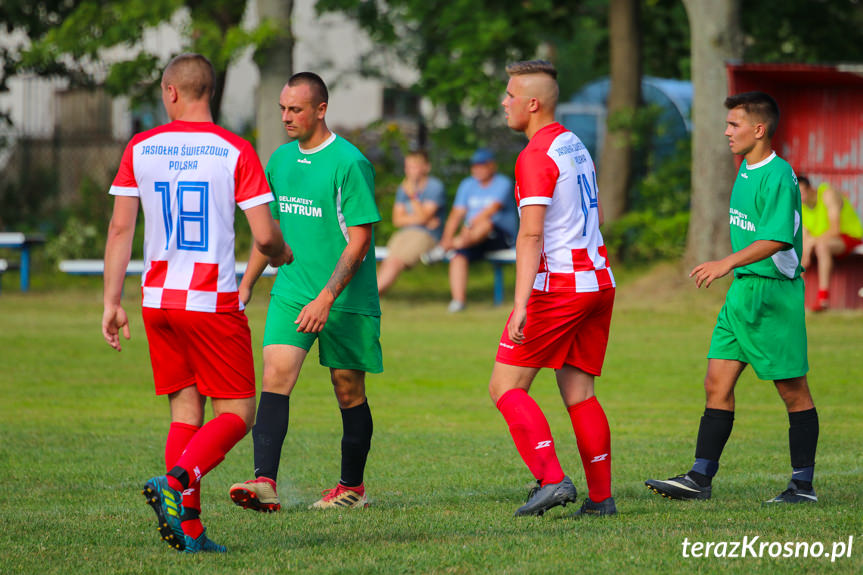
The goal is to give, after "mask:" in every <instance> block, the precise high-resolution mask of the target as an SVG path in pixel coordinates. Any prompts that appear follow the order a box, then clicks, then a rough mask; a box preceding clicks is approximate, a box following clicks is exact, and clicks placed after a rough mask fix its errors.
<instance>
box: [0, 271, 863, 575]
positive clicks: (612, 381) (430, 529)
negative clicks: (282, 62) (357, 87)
mask: <svg viewBox="0 0 863 575" xmlns="http://www.w3.org/2000/svg"><path fill="white" fill-rule="evenodd" d="M476 271H477V273H475V274H474V276H472V278H471V282H472V283H471V285H472V290H471V292H470V306H469V307H468V310H467V311H466V312H465V313H464V314H462V315H459V316H455V317H454V316H450V315H448V314H446V312H445V306H446V303H447V301H448V297H447V292H446V278H445V273H446V270H445V268H444V267H443V266H433V267H431V268H420V269H418V270H416V271H413V272H410V273H409V274H406V275H405V277H404V278H403V279H402V280H401V282H400V283H399V284H398V285H397V286H396V287H395V288H394V289H393V291H392V294H391V296H390V297H388V298H386V299H385V300H384V302H383V312H384V315H383V336H382V337H383V347H384V363H385V372H384V373H383V374H381V375H379V376H370V377H369V380H368V395H369V400H370V404H371V407H372V410H373V413H374V417H375V436H374V440H373V448H372V449H373V451H372V453H371V455H370V458H369V464H368V468H367V475H366V479H367V486H368V490H369V495H370V498H371V501H372V506H371V507H370V508H369V509H368V510H366V511H365V512H353V513H326V512H313V511H309V510H307V509H306V506H307V505H308V504H309V503H311V502H312V501H314V500H315V499H316V498H317V497H318V495H319V491H320V490H322V489H325V488H328V487H332V486H333V485H334V483H335V481H336V480H337V479H338V465H339V457H338V449H339V440H340V427H341V425H340V418H339V414H338V409H337V408H336V403H335V400H334V398H333V396H332V392H331V391H330V383H329V378H328V374H327V372H326V370H324V369H323V368H321V367H320V366H318V365H317V362H316V361H315V360H316V356H315V352H314V350H313V352H312V355H310V360H309V361H308V362H307V363H306V366H305V367H304V370H303V373H302V375H301V378H300V382H299V384H298V386H297V388H296V390H295V392H294V394H293V398H292V402H291V404H292V410H291V429H290V432H289V433H288V439H287V442H286V445H285V449H284V454H283V458H282V469H281V476H280V479H279V492H280V495H281V497H282V501H283V505H284V510H283V512H282V513H279V514H275V515H262V514H255V513H253V512H250V511H243V510H241V509H240V508H237V507H235V506H233V505H232V504H231V502H230V500H229V499H228V497H227V489H228V487H229V485H230V484H231V483H233V482H235V481H242V480H245V479H248V478H249V477H250V476H251V467H252V443H251V437H246V438H245V439H244V440H243V441H242V442H241V443H240V444H239V445H238V446H237V447H236V448H235V449H234V451H232V452H231V453H230V454H229V455H228V457H227V459H226V460H225V461H224V462H223V463H222V464H221V465H220V466H219V467H218V468H216V469H215V470H214V471H213V472H212V473H211V474H210V475H208V476H207V477H206V479H205V480H204V484H203V497H204V521H205V524H206V525H207V527H208V529H209V534H210V535H211V536H212V537H213V539H214V540H216V541H218V542H220V543H223V544H225V545H227V546H228V548H229V550H230V552H229V553H228V554H227V555H225V556H188V557H187V556H184V555H179V554H177V553H175V552H173V551H171V550H170V549H169V548H168V546H167V545H165V544H164V543H162V542H160V541H159V540H158V536H157V532H156V529H155V523H154V521H153V514H152V511H151V510H150V508H149V507H148V506H146V505H145V504H144V500H143V497H142V496H141V495H140V493H139V490H140V488H141V486H142V484H143V482H144V480H146V479H147V478H148V477H150V476H152V475H155V474H157V473H160V472H161V470H162V451H163V445H164V437H165V434H166V433H167V428H168V408H167V402H166V400H165V399H164V398H156V397H154V396H153V393H152V380H151V374H150V367H149V360H148V352H147V345H146V339H145V337H144V331H143V326H142V324H141V319H140V309H139V306H140V299H139V297H138V294H139V293H140V292H139V291H138V289H137V287H136V282H135V280H131V279H130V280H129V283H127V287H126V295H127V298H128V300H127V309H128V311H129V312H130V315H131V317H132V337H133V339H132V340H131V341H129V342H124V348H123V351H122V353H119V354H117V353H116V352H113V351H112V350H111V349H110V348H109V347H108V346H107V345H106V344H104V342H103V341H102V337H101V334H100V327H99V324H100V318H101V292H100V291H99V289H98V282H97V281H91V279H87V278H77V279H78V280H80V281H78V282H72V283H69V282H68V279H64V280H61V281H62V282H65V284H66V285H65V286H63V287H62V288H57V287H55V285H54V280H53V279H52V278H51V277H50V276H48V277H44V278H40V279H39V281H37V282H34V285H35V287H36V289H35V291H34V292H31V293H29V294H19V293H17V290H16V289H14V288H15V286H13V285H12V284H13V283H14V282H13V281H9V278H7V280H6V281H5V282H4V283H5V288H6V289H5V290H4V291H3V293H2V295H0V398H2V401H0V525H2V534H0V573H4V574H5V573H99V574H102V573H207V574H212V573H248V574H261V573H287V572H292V573H465V574H468V573H530V574H532V573H576V572H578V573H607V572H633V573H672V572H688V573H692V572H720V571H722V572H731V573H750V572H751V573H777V572H779V573H789V572H790V573H809V572H814V571H816V570H818V571H823V572H847V573H852V572H860V571H861V569H863V559H861V558H863V540H861V539H863V516H861V509H860V505H861V503H863V494H861V484H863V482H861V480H863V452H861V447H860V445H861V437H863V419H861V418H860V416H859V409H860V407H859V406H860V405H861V404H863V386H861V385H860V384H861V380H863V361H861V356H863V353H861V351H860V349H861V347H860V346H861V325H863V321H861V320H863V316H861V315H860V314H859V313H857V314H855V313H837V312H831V313H828V314H824V315H818V316H812V317H810V318H809V322H808V327H809V345H810V348H809V357H810V363H811V367H812V371H811V373H810V385H811V387H812V390H813V394H814V396H815V400H816V404H817V406H818V410H819V413H820V416H821V439H820V443H819V450H818V466H817V470H816V488H817V489H818V493H819V497H820V499H821V501H820V502H819V503H818V504H817V505H816V506H806V507H804V506H798V507H787V508H780V509H776V508H770V509H765V508H762V507H761V506H760V505H759V503H760V502H761V501H762V500H764V499H767V498H769V497H771V496H773V495H775V494H776V493H777V492H778V491H780V490H781V489H783V488H784V485H785V482H786V481H787V476H788V472H789V471H790V470H789V469H788V448H787V418H786V415H785V413H784V409H783V407H782V403H781V401H780V399H779V397H778V395H777V394H776V392H775V391H774V390H773V386H772V384H770V383H769V382H761V381H758V380H757V379H756V378H755V377H754V375H753V374H752V373H751V372H750V371H749V370H747V372H746V373H745V374H744V376H743V378H742V379H741V381H740V384H739V386H738V392H737V404H738V407H737V419H736V422H735V428H734V432H733V434H732V437H731V440H730V441H729V444H728V447H727V448H726V451H725V454H724V456H723V460H722V469H721V471H720V476H719V477H718V479H717V481H716V483H715V487H714V489H715V491H714V498H713V499H712V500H710V501H707V502H692V503H683V502H672V501H667V500H663V499H661V498H659V497H657V496H655V495H652V494H651V493H650V492H648V491H647V489H646V488H645V487H644V486H643V484H642V482H643V481H644V479H646V478H647V477H662V478H664V477H667V476H669V475H672V474H675V473H678V472H680V471H683V470H685V469H687V468H688V466H689V465H690V463H691V458H692V453H693V450H694V441H695V433H696V430H697V425H698V418H699V416H700V414H701V412H702V410H703V391H702V387H701V380H702V378H703V374H704V369H705V367H706V361H705V360H704V356H705V353H706V350H707V345H708V341H709V338H710V332H711V329H712V326H713V321H714V318H715V314H716V311H717V310H718V307H719V305H720V304H721V300H722V295H723V292H724V289H725V286H726V285H727V284H723V285H717V286H715V288H711V289H710V290H707V291H704V290H700V291H697V290H695V288H694V287H691V286H681V285H679V284H681V283H682V281H679V280H678V278H677V277H676V276H679V275H680V274H679V273H677V272H676V271H675V270H673V269H665V270H660V271H659V272H656V273H653V274H651V275H650V276H648V277H637V275H636V274H625V273H622V271H619V272H618V276H619V278H623V282H622V283H623V286H622V287H621V289H620V290H619V293H618V302H617V304H616V308H615V314H614V319H613V323H612V337H611V342H610V345H609V349H608V355H607V360H606V365H605V375H603V377H602V378H600V379H599V380H598V382H597V394H598V396H599V398H600V400H601V401H602V403H603V405H604V407H605V409H606V412H607V414H608V418H609V421H610V424H611V429H612V439H613V472H614V494H615V498H616V500H617V503H618V508H619V509H620V512H621V513H620V514H619V516H618V517H615V518H610V519H606V520H587V519H586V520H579V521H575V520H570V519H565V516H566V515H568V514H569V513H571V512H572V511H573V510H574V509H573V508H572V507H569V508H567V509H565V510H564V509H560V508H558V509H555V510H553V511H551V512H549V513H548V514H547V515H546V516H545V517H542V518H520V519H514V518H513V517H512V513H513V511H514V510H515V508H516V507H518V506H519V505H520V504H521V503H522V502H523V499H524V497H525V495H526V493H527V485H528V483H529V482H530V481H531V477H530V475H529V473H528V471H527V469H526V468H525V467H524V465H523V463H522V462H521V460H520V459H519V457H518V455H517V453H516V450H515V448H514V446H513V444H512V440H511V439H510V437H509V434H508V432H507V429H506V425H505V424H504V422H503V419H502V418H501V416H500V414H499V413H498V412H497V410H495V409H494V407H493V405H492V404H491V401H490V400H489V399H488V395H487V390H486V386H487V382H488V377H489V373H490V370H491V366H492V362H493V357H494V353H495V350H496V348H497V338H498V337H499V335H500V332H501V330H502V328H503V323H504V321H505V319H506V315H507V313H508V311H509V309H508V308H507V307H506V306H503V307H501V308H494V307H492V306H491V305H490V304H489V303H488V302H489V301H490V299H491V279H490V273H489V272H488V269H485V268H480V269H478V270H476ZM508 276H509V277H508V281H509V283H510V284H511V280H512V277H511V276H512V270H508ZM262 282H264V283H265V284H266V280H262ZM76 286H77V287H76ZM10 288H12V289H10ZM265 293H266V285H261V286H259V287H258V291H257V292H256V299H255V300H253V302H252V305H251V306H250V308H249V312H248V315H249V318H250V322H251V326H252V334H253V339H254V345H255V347H256V356H257V357H258V360H259V359H260V351H259V349H260V342H261V337H262V335H263V324H264V314H265V309H266V300H267V297H266V295H265ZM508 297H510V296H509V293H508ZM258 373H259V374H260V366H259V371H258ZM532 393H533V395H534V397H535V398H536V399H537V401H538V402H539V404H540V405H541V406H542V407H543V409H544V410H545V412H546V414H547V416H548V419H549V423H550V424H551V427H552V431H553V433H554V435H555V438H556V443H557V446H558V454H559V456H560V459H561V462H562V463H563V465H564V469H565V470H566V471H567V473H569V474H570V475H571V476H572V477H573V480H574V481H575V483H576V486H577V487H578V489H579V491H580V495H582V496H583V495H585V494H586V486H585V483H584V476H583V472H582V470H581V464H580V460H579V457H578V452H577V449H576V445H575V441H574V438H573V436H572V430H571V426H570V423H569V420H568V418H567V416H566V413H565V411H564V409H563V408H562V406H561V404H560V399H559V397H558V394H557V390H556V387H555V385H554V380H553V375H552V373H551V372H543V373H541V374H540V376H539V378H538V380H537V382H536V384H535V385H534V389H533V392H532ZM744 536H748V537H750V538H751V537H754V536H759V537H760V541H767V542H772V541H777V542H780V543H784V542H786V541H793V542H796V541H808V542H815V541H820V542H822V543H824V544H825V545H826V546H827V549H828V550H829V549H830V548H831V545H832V542H834V541H847V540H848V538H849V536H853V537H854V539H855V540H854V543H855V545H854V547H853V548H852V555H851V557H850V558H842V559H838V560H837V561H836V562H835V563H830V561H829V559H823V558H819V559H815V558H796V559H795V558H776V559H771V558H769V557H767V556H765V557H764V558H751V557H747V558H744V559H717V558H710V559H695V558H690V559H686V558H683V557H682V556H681V552H682V543H683V540H684V538H688V539H689V540H690V541H716V542H718V541H723V540H726V541H742V540H743V537H744Z"/></svg>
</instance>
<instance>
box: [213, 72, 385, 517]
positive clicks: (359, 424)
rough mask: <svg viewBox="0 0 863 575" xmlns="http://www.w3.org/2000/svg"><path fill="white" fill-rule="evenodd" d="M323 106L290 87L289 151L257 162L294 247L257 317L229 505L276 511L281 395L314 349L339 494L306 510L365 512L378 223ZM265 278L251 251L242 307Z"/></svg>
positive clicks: (368, 191) (361, 173) (298, 80)
mask: <svg viewBox="0 0 863 575" xmlns="http://www.w3.org/2000/svg"><path fill="white" fill-rule="evenodd" d="M327 103H328V95H327V87H326V85H325V84H324V82H323V80H321V78H320V77H319V76H317V75H316V74H312V73H310V72H302V73H299V74H295V75H294V76H292V77H291V79H290V80H288V83H287V84H286V85H285V87H284V89H283V90H282V93H281V95H280V97H279V107H280V108H281V110H282V123H283V124H284V125H285V130H286V131H287V133H288V136H290V137H291V138H292V139H293V140H294V141H292V142H290V143H288V144H285V145H284V146H282V147H280V148H279V149H278V150H276V152H275V153H274V154H273V155H272V157H271V158H270V161H269V162H268V163H267V169H266V175H267V180H268V181H269V184H270V188H271V189H272V191H273V194H274V195H275V196H276V201H275V202H273V203H272V204H271V207H272V213H273V216H274V217H275V219H276V221H277V222H279V225H280V226H281V229H282V233H283V234H284V236H285V238H286V239H287V240H288V241H291V242H293V244H292V245H294V247H293V250H294V255H295V260H294V264H293V265H292V266H282V267H281V268H279V272H278V276H277V278H276V281H275V284H274V286H273V290H272V292H271V294H272V299H271V300H270V306H269V311H268V312H267V323H266V328H265V331H264V377H263V386H262V387H263V392H262V393H261V399H260V403H259V405H258V414H257V419H256V421H255V426H254V428H253V429H252V437H253V441H254V459H255V479H252V480H250V481H247V482H245V483H237V484H235V485H233V486H232V487H231V490H230V495H231V499H232V500H233V501H234V502H235V503H236V504H237V505H240V506H242V507H244V508H247V509H255V510H257V511H276V510H278V509H279V508H280V503H279V498H278V495H277V494H276V476H277V473H278V469H279V460H280V456H281V451H282V444H283V443H284V439H285V435H286V433H287V430H288V414H289V400H290V394H291V391H292V390H293V388H294V385H295V384H296V383H297V379H298V377H299V374H300V368H301V367H302V365H303V361H304V360H305V358H306V355H307V353H308V351H309V349H310V348H311V346H312V344H313V343H314V341H315V340H316V339H317V341H318V351H319V356H320V363H321V365H324V366H326V367H329V368H330V376H331V380H332V384H333V390H334V392H335V395H336V399H337V400H338V403H339V407H340V408H341V414H342V423H343V435H342V445H341V447H342V461H341V478H340V480H339V483H338V484H337V486H336V487H335V488H334V489H330V490H327V491H326V492H324V493H325V494H324V496H323V497H322V498H321V500H319V501H317V502H316V503H314V504H313V505H312V507H314V508H329V507H341V508H344V507H365V506H367V505H368V502H367V498H366V495H365V486H364V483H363V473H364V469H365V465H366V458H367V456H368V452H369V449H370V446H371V438H372V415H371V411H370V410H369V405H368V401H367V399H366V394H365V375H366V372H371V373H380V372H381V371H383V363H382V360H381V346H380V315H381V311H380V303H379V300H378V289H377V278H376V270H375V257H374V247H373V246H374V236H373V232H372V224H374V223H375V222H377V221H379V220H380V219H381V217H380V213H379V212H378V209H377V206H376V205H375V195H374V168H373V167H372V165H371V163H369V161H368V160H367V159H366V158H365V157H364V156H363V155H362V154H361V153H360V151H359V150H357V149H356V148H355V147H354V146H353V145H352V144H350V143H349V142H348V141H347V140H345V139H343V138H341V137H340V136H338V135H336V134H334V133H332V132H331V131H330V130H329V129H328V128H327V124H326V112H327ZM288 238H290V239H288ZM370 248H371V249H370ZM265 267H266V261H265V260H264V258H263V257H262V255H261V254H259V253H258V252H257V251H256V250H253V252H252V255H251V257H250V260H249V266H248V269H247V271H246V274H245V275H244V276H243V280H242V282H241V284H240V298H241V299H242V300H243V301H248V300H249V298H250V297H251V290H252V287H253V286H254V284H255V282H256V281H257V279H258V277H260V275H261V273H262V272H263V270H264V268H265Z"/></svg>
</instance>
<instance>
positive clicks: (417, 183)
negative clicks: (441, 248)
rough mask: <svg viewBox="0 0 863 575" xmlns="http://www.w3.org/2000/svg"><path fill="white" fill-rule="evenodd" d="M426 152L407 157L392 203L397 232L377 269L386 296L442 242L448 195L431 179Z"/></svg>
mask: <svg viewBox="0 0 863 575" xmlns="http://www.w3.org/2000/svg"><path fill="white" fill-rule="evenodd" d="M430 172H431V164H430V163H429V159H428V155H427V154H426V152H424V151H416V152H411V153H409V154H408V155H407V156H405V179H404V180H402V183H401V184H399V188H398V191H397V192H396V201H395V204H393V225H394V226H395V227H396V228H398V231H397V232H396V233H394V234H393V236H392V237H391V238H390V241H389V243H388V244H387V249H388V250H389V253H388V254H387V257H386V259H385V260H384V261H383V262H381V265H380V268H379V269H378V293H379V294H381V295H383V293H384V292H386V291H387V290H388V289H389V288H390V286H392V285H393V283H395V281H396V279H397V278H398V277H399V274H400V273H401V272H402V270H404V269H407V268H410V267H413V266H415V265H416V263H417V262H418V261H420V257H421V256H422V255H423V254H424V253H426V252H428V251H429V250H431V249H432V248H433V247H435V245H436V244H437V242H439V241H440V239H441V230H442V229H443V219H444V212H446V193H445V191H444V187H443V183H441V181H440V180H438V179H437V178H435V177H434V176H430V175H429V173H430Z"/></svg>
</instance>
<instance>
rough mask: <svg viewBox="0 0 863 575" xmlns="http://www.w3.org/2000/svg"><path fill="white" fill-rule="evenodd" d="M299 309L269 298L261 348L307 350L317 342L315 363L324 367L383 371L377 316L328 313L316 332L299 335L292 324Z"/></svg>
mask: <svg viewBox="0 0 863 575" xmlns="http://www.w3.org/2000/svg"><path fill="white" fill-rule="evenodd" d="M302 309H303V306H302V305H300V304H298V303H294V302H292V301H290V300H288V299H285V298H283V297H280V296H277V295H273V296H271V298H270V307H269V309H268V310H267V324H266V327H265V328H264V347H266V346H268V345H273V344H283V345H293V346H295V347H299V348H302V349H304V350H306V351H309V350H310V349H311V348H312V344H313V343H314V342H315V340H316V339H317V340H318V360H319V361H320V364H321V365H323V366H325V367H329V368H331V369H355V370H358V371H365V372H368V373H381V372H382V371H383V370H384V364H383V357H382V354H381V318H380V317H376V316H371V315H363V314H359V313H349V312H344V311H339V310H330V315H329V317H328V318H327V323H326V325H324V329H323V330H321V332H320V333H300V332H298V331H297V325H296V324H295V323H294V321H296V319H297V317H298V316H299V315H300V311H301V310H302Z"/></svg>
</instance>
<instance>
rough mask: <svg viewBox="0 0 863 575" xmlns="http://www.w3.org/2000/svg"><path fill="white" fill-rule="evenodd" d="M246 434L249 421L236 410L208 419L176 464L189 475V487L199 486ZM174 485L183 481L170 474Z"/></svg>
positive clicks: (169, 480) (169, 477)
mask: <svg viewBox="0 0 863 575" xmlns="http://www.w3.org/2000/svg"><path fill="white" fill-rule="evenodd" d="M245 435H246V422H244V421H243V418H242V417H240V416H239V415H237V414H235V413H223V414H222V415H220V416H219V417H217V418H215V419H211V420H210V421H208V422H207V423H206V424H205V425H204V427H202V428H201V429H200V430H198V432H197V433H196V434H195V436H194V437H193V438H192V440H191V441H189V444H188V445H187V446H186V451H184V452H183V455H182V456H180V459H179V460H178V461H177V463H176V464H175V465H176V466H177V467H181V468H182V469H183V470H185V471H186V473H188V475H189V483H188V486H189V487H197V486H198V485H197V484H198V482H199V481H200V480H201V478H202V477H204V476H205V475H206V474H207V473H209V472H210V471H211V470H212V469H213V468H214V467H216V466H217V465H218V464H219V463H220V462H221V461H222V460H223V459H224V458H225V454H226V453H228V452H229V451H230V450H231V448H232V447H234V445H236V444H237V442H238V441H240V440H241V439H242V438H243V437H245ZM168 483H170V484H171V487H173V488H174V489H177V488H176V487H174V484H175V483H176V484H178V485H181V487H182V484H180V482H179V481H178V480H177V479H175V478H174V477H171V476H170V475H169V476H168Z"/></svg>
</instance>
